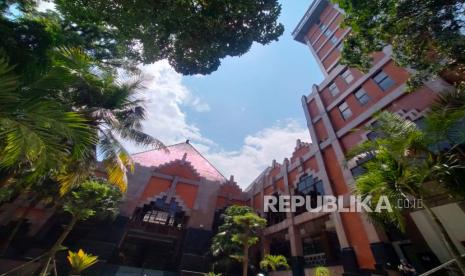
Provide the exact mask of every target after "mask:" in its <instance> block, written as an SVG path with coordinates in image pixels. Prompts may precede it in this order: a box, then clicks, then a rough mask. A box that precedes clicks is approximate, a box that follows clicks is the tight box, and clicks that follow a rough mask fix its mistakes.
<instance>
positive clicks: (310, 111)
mask: <svg viewBox="0 0 465 276" xmlns="http://www.w3.org/2000/svg"><path fill="white" fill-rule="evenodd" d="M343 16H344V12H343V11H342V10H341V9H340V8H339V7H338V6H337V5H333V4H332V3H330V1H328V0H315V1H313V3H312V4H311V5H310V7H309V9H308V10H307V12H306V13H305V15H304V17H303V18H302V19H301V21H300V22H299V24H298V26H297V27H296V28H295V30H294V32H293V36H294V39H295V40H296V41H298V42H300V43H303V44H305V45H306V46H307V47H308V48H309V50H310V52H311V53H312V55H313V57H314V58H315V60H316V61H317V63H318V65H319V67H320V69H321V71H322V72H323V74H324V76H325V78H324V80H323V81H322V82H321V83H320V84H318V85H314V86H313V87H312V91H311V92H310V93H309V94H308V95H304V96H303V97H302V106H303V109H304V113H305V117H306V120H307V125H308V129H309V133H310V137H311V141H312V144H304V143H301V142H300V141H298V142H297V146H296V149H295V151H294V153H293V155H292V157H291V158H290V159H285V160H284V161H283V162H282V164H279V163H277V162H273V165H272V166H271V167H270V168H268V169H267V170H265V171H264V172H263V173H262V174H261V175H260V177H258V178H257V179H256V180H255V181H254V182H253V183H252V184H251V185H250V187H249V188H248V189H247V192H248V197H249V198H250V199H249V204H250V205H251V206H253V207H255V209H256V210H257V211H258V212H260V213H262V214H263V216H266V217H268V219H269V226H268V227H267V228H266V230H265V232H264V237H263V244H262V250H263V251H264V253H265V252H271V253H273V254H285V255H286V254H287V255H288V256H291V260H292V267H293V275H304V273H305V274H306V275H311V273H312V271H313V270H312V267H314V266H317V265H324V266H328V267H330V268H331V270H332V272H333V273H334V274H335V275H340V274H342V273H343V272H344V273H357V274H364V273H373V272H382V271H383V270H384V269H386V268H387V265H388V264H389V263H391V264H395V263H396V262H398V260H399V259H400V258H406V259H408V261H409V262H411V263H413V264H414V265H415V266H416V267H417V269H418V270H420V271H422V270H426V269H428V268H430V267H432V266H434V265H435V264H437V263H438V262H444V261H447V260H448V258H449V256H447V254H444V252H443V249H444V248H441V249H439V247H441V245H440V244H438V242H437V241H438V238H437V237H439V235H437V236H435V234H434V232H435V230H434V229H433V228H434V227H432V226H431V225H432V224H431V222H430V221H427V220H426V219H425V217H424V214H423V213H422V212H423V211H417V212H412V213H411V215H410V217H409V218H408V219H409V221H410V222H411V223H410V224H409V227H408V229H407V234H402V233H399V232H398V231H396V230H395V229H392V230H386V229H380V228H378V227H376V226H374V225H373V224H372V223H370V222H369V221H368V219H367V216H366V214H363V213H331V214H324V213H307V212H296V213H286V215H285V216H283V215H277V214H270V213H263V196H264V195H273V194H275V195H276V194H277V195H296V194H299V195H321V194H329V195H336V196H343V197H344V198H346V197H348V196H349V195H350V193H351V189H352V187H353V185H354V182H355V181H354V178H355V177H356V176H358V175H360V174H361V173H363V171H364V168H363V167H362V164H363V163H364V162H366V161H367V159H366V158H362V159H358V160H346V159H345V154H346V153H347V151H348V150H350V149H351V148H353V147H354V146H355V145H357V144H359V143H360V142H361V141H363V140H366V139H375V138H376V135H375V134H374V133H369V132H367V131H364V130H363V129H364V126H368V125H370V124H373V123H375V121H374V118H373V116H374V114H376V113H377V112H379V111H380V110H388V111H391V112H395V113H398V114H400V115H401V116H403V117H404V118H406V119H409V120H411V121H414V122H418V123H419V124H420V123H421V118H422V116H423V114H424V113H425V112H426V111H427V110H428V107H429V106H430V105H431V103H432V101H433V100H434V99H435V97H436V95H437V94H438V93H440V92H441V91H444V89H446V88H448V87H449V85H448V84H447V83H446V82H445V81H444V80H442V79H441V78H437V79H435V80H432V81H429V82H426V83H425V84H424V86H423V87H422V88H420V89H418V90H417V91H415V92H414V93H406V81H407V79H408V77H409V73H408V71H407V70H406V69H404V68H400V67H397V66H396V65H395V63H394V62H393V60H392V57H391V56H392V51H391V47H386V48H385V49H383V51H381V52H377V53H374V54H373V66H372V68H371V69H370V70H369V71H368V72H367V73H362V72H360V71H358V70H356V69H353V68H347V66H344V65H342V64H340V63H339V61H340V52H341V50H342V47H343V43H342V42H343V40H344V38H345V37H346V36H347V35H348V34H349V32H350V30H348V29H342V28H340V23H341V22H342V20H343ZM347 204H349V203H348V202H347ZM447 210H449V211H447ZM452 210H454V211H452ZM435 212H437V213H438V214H441V216H443V217H442V219H441V220H442V221H443V223H445V224H448V226H449V227H450V229H451V235H456V240H455V241H456V242H457V244H460V243H462V244H463V242H464V241H465V236H464V235H463V234H458V233H461V232H464V230H465V225H463V224H460V225H458V224H457V223H458V222H457V221H460V220H463V219H464V218H465V213H464V212H463V206H461V207H460V206H459V205H457V204H455V203H451V202H441V203H438V205H437V206H436V207H435ZM458 218H460V219H458ZM436 234H437V233H436ZM432 240H435V242H432ZM462 249H465V248H463V246H462ZM438 259H439V260H438ZM394 269H395V268H394ZM350 275H352V274H350Z"/></svg>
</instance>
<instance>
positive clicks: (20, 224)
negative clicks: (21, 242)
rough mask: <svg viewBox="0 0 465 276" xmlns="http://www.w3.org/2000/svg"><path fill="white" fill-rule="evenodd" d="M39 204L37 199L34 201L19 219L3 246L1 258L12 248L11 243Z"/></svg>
mask: <svg viewBox="0 0 465 276" xmlns="http://www.w3.org/2000/svg"><path fill="white" fill-rule="evenodd" d="M36 204H37V202H36V200H35V198H33V199H32V201H31V203H30V204H29V205H28V206H27V208H26V210H24V212H23V213H22V214H21V217H20V218H19V221H18V222H17V223H16V226H15V228H14V229H13V231H11V233H10V235H9V236H8V239H7V240H6V242H5V244H4V245H3V248H2V251H1V253H0V256H4V255H5V254H6V251H7V250H8V248H9V247H10V244H11V242H12V241H13V239H14V238H15V236H16V234H17V233H18V231H19V229H21V226H22V225H23V223H24V222H25V221H26V217H27V215H28V214H29V212H30V211H31V210H32V208H33V207H34V206H35V205H36Z"/></svg>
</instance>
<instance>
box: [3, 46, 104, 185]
mask: <svg viewBox="0 0 465 276" xmlns="http://www.w3.org/2000/svg"><path fill="white" fill-rule="evenodd" d="M12 68H13V67H12V66H9V65H8V60H7V58H5V57H4V56H3V55H0V171H1V174H0V188H2V187H5V186H7V185H9V184H11V182H12V181H13V180H14V178H15V176H17V175H18V174H21V179H22V180H23V181H28V182H34V181H35V180H37V179H39V178H40V177H42V176H43V175H44V174H46V173H48V172H50V171H55V172H57V171H59V170H61V168H62V163H63V160H65V159H66V158H73V159H80V158H83V157H84V156H85V155H86V151H85V150H84V149H85V148H87V147H89V146H91V145H92V144H94V143H95V137H94V132H93V131H92V130H91V129H90V127H89V124H88V123H87V121H86V119H85V118H84V117H83V116H81V115H80V114H78V113H77V112H74V111H72V110H70V109H67V108H65V107H64V106H63V105H61V104H60V103H58V102H56V101H54V100H53V99H51V98H50V97H48V95H44V94H42V93H37V90H36V89H34V88H32V87H27V86H24V85H22V84H21V82H20V81H19V77H18V76H16V75H14V74H13V73H12Z"/></svg>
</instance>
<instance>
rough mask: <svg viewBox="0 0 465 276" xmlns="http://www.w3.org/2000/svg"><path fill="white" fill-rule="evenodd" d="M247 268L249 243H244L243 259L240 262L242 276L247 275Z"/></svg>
mask: <svg viewBox="0 0 465 276" xmlns="http://www.w3.org/2000/svg"><path fill="white" fill-rule="evenodd" d="M248 268H249V245H248V244H245V245H244V260H243V262H242V276H247V272H248Z"/></svg>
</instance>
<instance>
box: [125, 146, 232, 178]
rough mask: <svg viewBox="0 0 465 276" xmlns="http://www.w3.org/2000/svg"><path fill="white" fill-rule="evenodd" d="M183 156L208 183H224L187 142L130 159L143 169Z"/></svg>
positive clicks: (219, 174)
mask: <svg viewBox="0 0 465 276" xmlns="http://www.w3.org/2000/svg"><path fill="white" fill-rule="evenodd" d="M184 154H185V155H186V161H187V162H189V163H190V164H191V165H192V167H194V169H195V170H196V171H197V173H199V175H200V176H201V177H205V178H206V179H207V180H210V181H219V182H221V183H223V182H226V178H225V177H224V176H223V175H222V174H221V173H220V172H219V171H218V170H217V169H216V168H215V167H214V166H213V165H212V164H210V162H208V160H207V159H206V158H205V157H203V156H202V154H200V152H198V151H197V150H196V149H195V148H194V147H193V146H192V145H191V144H189V143H187V142H185V143H179V144H175V145H172V146H168V147H167V150H163V149H159V150H151V151H145V152H141V153H136V154H133V155H132V159H133V160H134V162H135V163H138V164H140V165H141V166H144V167H159V166H161V165H165V164H167V163H169V162H172V161H176V160H182V159H183V156H184Z"/></svg>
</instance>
